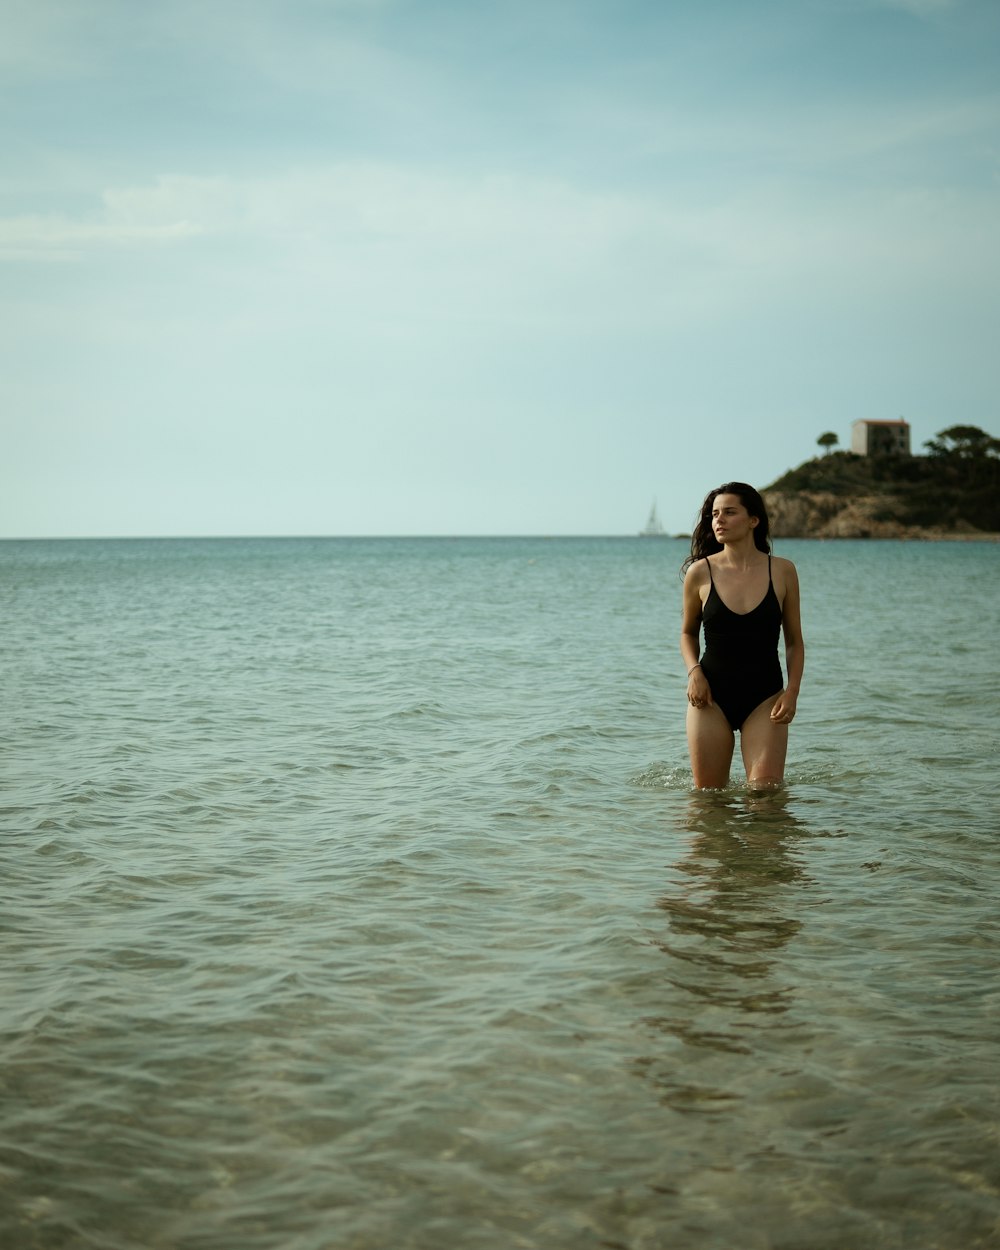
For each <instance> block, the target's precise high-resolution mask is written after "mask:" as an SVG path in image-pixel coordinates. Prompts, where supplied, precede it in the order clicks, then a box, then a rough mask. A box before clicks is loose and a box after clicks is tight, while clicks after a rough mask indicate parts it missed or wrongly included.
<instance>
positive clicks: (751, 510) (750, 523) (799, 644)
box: [681, 482, 805, 789]
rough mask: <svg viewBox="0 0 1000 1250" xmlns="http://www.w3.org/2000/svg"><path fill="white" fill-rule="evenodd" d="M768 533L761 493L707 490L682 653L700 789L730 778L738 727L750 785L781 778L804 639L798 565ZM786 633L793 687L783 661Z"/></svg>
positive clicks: (690, 569)
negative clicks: (776, 551) (776, 550)
mask: <svg viewBox="0 0 1000 1250" xmlns="http://www.w3.org/2000/svg"><path fill="white" fill-rule="evenodd" d="M768 530H769V524H768V517H767V509H766V507H765V506H764V501H763V499H762V498H761V497H760V495H759V493H758V492H757V491H756V490H754V488H753V487H752V486H748V485H747V484H746V482H727V483H726V484H725V485H723V486H719V487H717V488H716V489H715V490H712V491H709V493H708V495H707V496H706V497H705V502H704V503H703V504H702V507H701V514H700V516H699V518H698V523H697V526H696V527H695V531H694V534H693V536H692V539H691V554H690V556H689V557H688V558H687V560H685V561H684V565H683V568H684V570H685V577H684V615H683V622H682V624H681V655H682V656H683V657H684V664H685V667H686V668H687V671H688V690H687V697H688V712H687V738H688V750H689V752H690V755H691V771H692V773H693V774H694V784H695V785H696V786H697V787H698V788H699V789H706V788H717V787H720V786H724V785H725V784H726V782H727V781H728V780H729V768H730V765H731V763H732V758H733V749H734V746H735V742H736V734H737V733H739V735H740V752H741V754H742V756H743V765H744V768H745V769H746V775H747V784H748V785H749V786H750V787H751V788H752V789H773V788H775V787H777V786H780V785H781V783H782V781H783V779H784V773H785V754H786V752H787V749H788V726H789V725H790V724H791V722H792V719H793V718H794V716H795V706H796V702H797V700H798V693H799V685H800V684H801V681H802V669H803V666H804V663H805V644H804V643H803V640H802V625H801V621H800V615H799V582H798V575H797V574H796V571H795V565H794V564H793V563H792V562H791V560H785V559H782V558H781V557H780V556H772V554H771V544H770V541H769V537H768ZM702 626H704V630H705V651H704V654H700V653H699V635H700V632H701V628H702ZM782 632H783V633H784V636H785V664H786V666H787V669H788V682H787V684H785V683H784V681H783V678H782V673H781V664H780V662H779V660H778V637H779V634H780V633H782Z"/></svg>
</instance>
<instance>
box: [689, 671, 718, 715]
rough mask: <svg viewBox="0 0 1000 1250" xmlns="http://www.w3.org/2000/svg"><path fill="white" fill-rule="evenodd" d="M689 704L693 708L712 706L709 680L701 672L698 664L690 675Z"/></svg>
mask: <svg viewBox="0 0 1000 1250" xmlns="http://www.w3.org/2000/svg"><path fill="white" fill-rule="evenodd" d="M688 703H690V704H691V706H692V707H711V706H712V688H711V686H709V684H708V678H707V677H706V676H705V674H704V673H703V672H702V671H701V665H700V664H696V665H695V666H694V668H693V669H692V670H691V672H690V673H688Z"/></svg>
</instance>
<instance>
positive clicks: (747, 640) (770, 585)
mask: <svg viewBox="0 0 1000 1250" xmlns="http://www.w3.org/2000/svg"><path fill="white" fill-rule="evenodd" d="M705 563H706V564H708V577H709V580H710V581H711V583H712V588H711V590H710V591H709V592H708V598H707V599H706V600H705V607H704V608H703V609H702V614H701V622H702V625H703V626H704V629H705V654H704V655H703V656H702V657H701V671H702V672H703V673H704V674H705V677H706V679H707V681H708V684H709V686H710V687H711V689H712V698H713V699H714V700H715V702H716V703H717V704H718V705H719V707H721V708H722V711H723V713H724V714H725V717H726V720H727V721H729V724H730V727H731V728H732V729H733V730H737V729H739V728H741V726H742V725H743V722H744V721H745V720H746V718H747V717H748V716H749V715H750V713H751V712H752V711H753V710H754V708H755V707H759V706H760V704H761V703H763V702H764V700H765V699H768V698H770V697H771V695H775V694H778V693H779V692H780V691H781V690H782V689H783V687H784V684H785V682H784V678H783V677H782V675H781V663H780V662H779V660H778V637H779V635H780V633H781V616H782V613H781V604H780V603H779V602H778V596H777V595H776V594H775V593H774V582H773V581H772V580H771V557H770V556H768V557H767V594H766V595H765V596H764V598H763V599H762V600H761V601H760V603H758V604H757V606H756V607H755V608H754V609H753V610H752V611H750V612H733V611H732V609H731V608H727V607H726V605H725V604H724V603H723V602H722V600H721V598H720V597H719V592H718V591H717V590H716V589H715V579H714V578H713V577H712V564H711V561H709V560H708V559H707V558H706V561H705Z"/></svg>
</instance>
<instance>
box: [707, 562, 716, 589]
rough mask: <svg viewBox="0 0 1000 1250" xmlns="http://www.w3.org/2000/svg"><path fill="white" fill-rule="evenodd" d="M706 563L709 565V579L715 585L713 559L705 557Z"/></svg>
mask: <svg viewBox="0 0 1000 1250" xmlns="http://www.w3.org/2000/svg"><path fill="white" fill-rule="evenodd" d="M705 563H706V564H707V565H708V580H709V581H710V582H711V583H712V585H713V586H714V585H715V578H714V577H713V576H712V561H711V560H710V559H709V558H708V556H706V557H705Z"/></svg>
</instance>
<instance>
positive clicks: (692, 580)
mask: <svg viewBox="0 0 1000 1250" xmlns="http://www.w3.org/2000/svg"><path fill="white" fill-rule="evenodd" d="M707 581H708V565H707V564H706V563H705V560H704V559H699V560H695V562H694V564H691V565H689V566H688V571H687V572H686V573H685V574H684V585H685V586H703V585H704V584H705V582H707Z"/></svg>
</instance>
